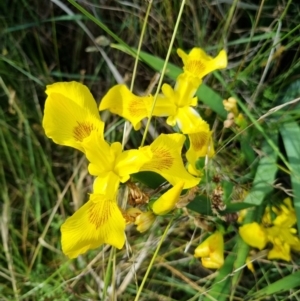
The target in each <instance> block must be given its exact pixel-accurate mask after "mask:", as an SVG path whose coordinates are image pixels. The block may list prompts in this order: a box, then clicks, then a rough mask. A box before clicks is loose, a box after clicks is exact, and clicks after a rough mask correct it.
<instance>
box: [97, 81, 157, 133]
mask: <svg viewBox="0 0 300 301" xmlns="http://www.w3.org/2000/svg"><path fill="white" fill-rule="evenodd" d="M152 103H153V97H152V96H151V95H149V96H143V97H140V96H136V95H134V94H133V93H132V92H130V90H129V89H128V88H127V86H126V85H116V86H114V87H112V88H111V89H110V90H109V91H108V92H107V93H106V95H105V96H104V97H103V99H102V100H101V103H100V107H99V110H100V111H102V110H109V111H110V112H112V113H114V114H117V115H119V116H121V117H123V118H125V119H127V120H129V121H130V122H131V123H132V125H133V127H134V129H135V130H138V129H140V127H141V122H140V121H141V120H142V119H144V118H146V117H148V116H149V114H150V109H151V106H152Z"/></svg>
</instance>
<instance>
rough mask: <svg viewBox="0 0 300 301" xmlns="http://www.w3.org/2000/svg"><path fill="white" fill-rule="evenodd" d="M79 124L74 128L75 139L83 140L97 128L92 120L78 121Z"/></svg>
mask: <svg viewBox="0 0 300 301" xmlns="http://www.w3.org/2000/svg"><path fill="white" fill-rule="evenodd" d="M77 124H78V125H77V126H76V127H74V129H73V137H74V138H75V140H77V141H80V142H82V141H83V140H84V139H85V138H86V137H88V136H89V135H90V134H91V131H92V130H94V129H95V126H94V124H93V123H90V122H78V121H77Z"/></svg>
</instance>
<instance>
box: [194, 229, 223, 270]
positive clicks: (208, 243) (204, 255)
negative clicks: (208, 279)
mask: <svg viewBox="0 0 300 301" xmlns="http://www.w3.org/2000/svg"><path fill="white" fill-rule="evenodd" d="M194 256H195V257H197V258H199V257H201V261H202V264H203V266H205V267H207V268H210V269H218V268H220V267H221V266H222V265H223V264H224V238H223V234H222V233H221V232H219V231H216V232H214V233H213V234H212V235H210V236H209V237H208V238H207V239H206V240H205V241H203V242H202V243H201V244H200V245H199V246H198V247H197V248H196V249H195V254H194Z"/></svg>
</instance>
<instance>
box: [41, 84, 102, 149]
mask: <svg viewBox="0 0 300 301" xmlns="http://www.w3.org/2000/svg"><path fill="white" fill-rule="evenodd" d="M68 91H69V94H68V93H67V92H68ZM46 93H47V94H48V97H47V99H46V102H45V111H44V117H43V127H44V129H45V133H46V135H47V136H48V137H49V138H51V139H52V140H53V141H54V142H55V143H57V144H61V145H66V146H71V147H74V148H77V149H79V150H80V151H83V152H84V149H83V147H82V142H83V140H84V139H85V138H87V137H88V136H89V135H90V134H91V132H93V131H96V132H97V133H98V135H100V136H102V135H103V129H104V123H103V122H102V121H101V120H100V117H99V112H98V111H97V106H96V102H95V100H94V99H93V97H92V95H91V94H90V92H89V90H88V88H87V87H86V86H84V85H82V84H79V83H76V82H71V83H57V84H53V85H50V86H47V90H46ZM71 97H72V98H71ZM95 110H96V111H95Z"/></svg>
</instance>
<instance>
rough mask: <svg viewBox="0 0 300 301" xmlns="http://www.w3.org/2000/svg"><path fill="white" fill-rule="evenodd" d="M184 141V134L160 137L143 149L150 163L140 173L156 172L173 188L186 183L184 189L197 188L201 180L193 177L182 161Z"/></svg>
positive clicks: (162, 135)
mask: <svg viewBox="0 0 300 301" xmlns="http://www.w3.org/2000/svg"><path fill="white" fill-rule="evenodd" d="M184 140H185V136H184V135H182V134H169V135H166V134H161V135H159V136H158V137H157V138H156V139H155V140H154V141H153V143H152V144H151V145H150V146H145V147H142V148H141V150H143V151H144V152H145V154H147V155H148V156H149V161H148V162H147V163H146V164H144V165H143V166H142V167H141V169H140V171H153V172H156V173H158V174H160V175H161V176H162V177H164V178H165V179H166V180H167V181H169V182H170V183H171V184H172V185H173V186H175V185H176V184H177V183H179V182H182V181H184V182H185V183H184V187H183V188H184V189H186V188H190V187H194V186H196V185H197V184H198V183H199V181H200V179H199V178H195V177H193V176H191V175H190V174H189V173H188V172H187V171H186V169H185V167H184V164H183V161H182V157H181V149H182V146H183V143H184Z"/></svg>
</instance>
